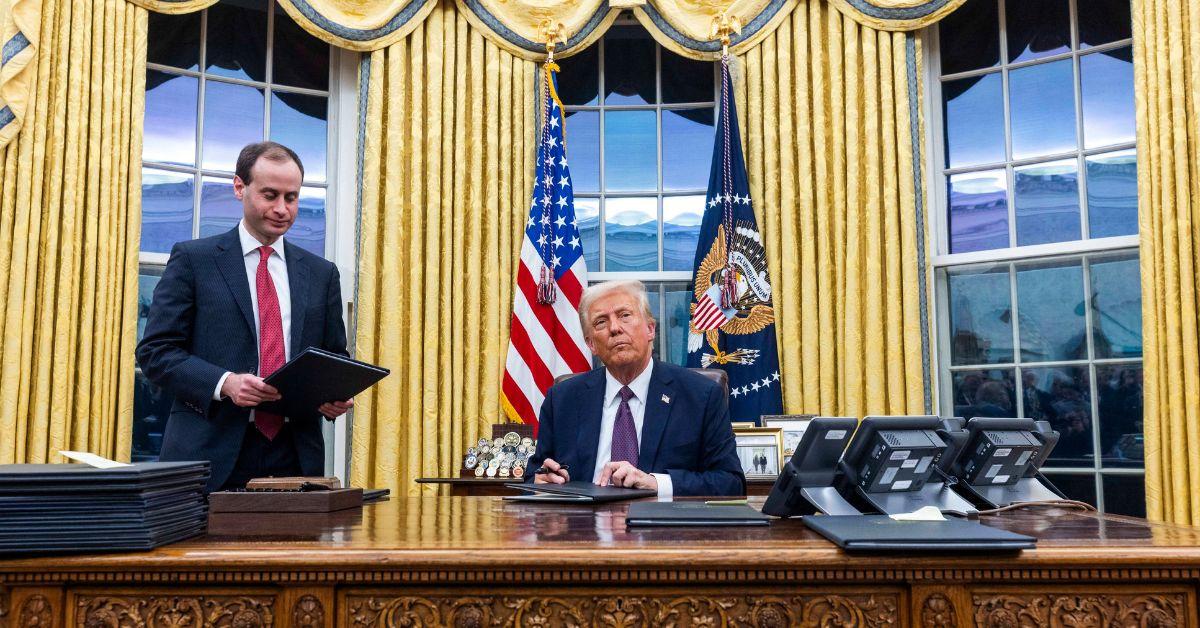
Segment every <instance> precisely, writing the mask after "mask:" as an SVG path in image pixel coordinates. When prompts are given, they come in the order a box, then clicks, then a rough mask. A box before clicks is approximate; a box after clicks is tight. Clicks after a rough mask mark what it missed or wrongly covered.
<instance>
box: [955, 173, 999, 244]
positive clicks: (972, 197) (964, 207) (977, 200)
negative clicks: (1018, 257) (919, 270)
mask: <svg viewBox="0 0 1200 628" xmlns="http://www.w3.org/2000/svg"><path fill="white" fill-rule="evenodd" d="M1007 190H1008V180H1007V179H1006V178H1005V175H1004V171H1003V170H988V171H986V172H970V173H965V174H956V175H952V176H950V220H949V222H950V252H951V253H966V252H968V251H984V250H988V249H1001V248H1005V247H1007V246H1008V196H1007Z"/></svg>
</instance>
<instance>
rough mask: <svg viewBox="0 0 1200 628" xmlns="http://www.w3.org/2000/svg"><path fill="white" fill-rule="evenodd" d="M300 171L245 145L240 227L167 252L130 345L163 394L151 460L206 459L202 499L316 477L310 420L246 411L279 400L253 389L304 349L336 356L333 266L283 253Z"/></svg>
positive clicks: (283, 157) (319, 455) (287, 157)
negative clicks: (208, 471)
mask: <svg viewBox="0 0 1200 628" xmlns="http://www.w3.org/2000/svg"><path fill="white" fill-rule="evenodd" d="M303 180H304V166H303V165H302V164H301V163H300V158H299V157H298V156H297V155H296V153H295V152H293V151H292V150H291V149H290V148H288V147H286V146H283V145H282V144H277V143H275V142H260V143H257V144H250V145H249V146H246V147H245V148H243V149H242V152H241V154H240V155H238V160H237V166H236V176H235V177H234V178H233V194H234V196H236V197H237V198H238V200H240V201H241V202H242V208H243V218H242V220H241V221H240V222H239V223H238V226H237V227H236V228H234V229H232V230H230V231H228V232H226V233H223V234H220V235H216V236H212V237H208V238H201V239H198V240H191V241H188V242H179V243H177V244H176V245H175V246H174V247H173V248H172V249H171V257H170V259H169V260H168V261H167V267H166V269H165V270H164V271H163V275H162V279H161V280H160V281H159V283H158V287H156V288H155V289H154V302H153V303H152V304H151V306H150V313H149V316H148V318H147V321H146V332H145V335H144V336H143V338H142V341H141V342H140V343H138V347H137V360H138V364H139V365H140V366H141V367H142V372H143V373H145V375H146V377H147V378H149V379H150V381H151V382H154V383H155V384H157V385H159V386H161V387H163V388H164V389H165V390H166V391H168V392H169V393H170V394H172V395H174V397H175V401H174V403H173V405H172V406H171V415H170V419H169V420H168V422H167V426H166V431H165V433H164V434H163V443H162V453H161V455H160V459H161V460H208V461H210V462H211V465H212V475H211V477H210V478H209V482H208V488H207V490H209V491H214V490H218V489H223V488H241V487H244V486H245V485H246V482H247V481H248V480H250V479H252V478H256V477H265V476H286V475H324V469H325V441H324V438H323V437H322V434H321V419H320V417H321V416H322V415H323V416H324V417H325V418H327V419H330V420H332V419H333V418H335V417H338V416H341V415H342V414H345V413H346V411H347V410H349V409H350V408H351V406H353V401H351V400H346V401H337V402H331V403H326V404H324V405H322V406H321V407H320V408H319V409H318V410H316V411H314V412H313V413H312V414H310V415H304V416H289V417H282V416H279V415H276V414H271V413H267V412H260V411H256V410H254V409H253V408H254V407H255V406H257V405H258V404H259V403H262V402H264V401H274V400H276V399H279V391H277V390H276V389H275V388H274V387H272V386H269V385H267V384H266V383H265V382H264V381H263V378H264V377H266V376H267V375H270V374H271V373H272V372H274V371H275V370H277V369H278V368H279V367H281V366H283V364H284V363H285V362H287V360H289V359H291V358H292V357H293V356H295V355H297V354H299V353H300V352H301V351H303V350H304V349H305V348H307V347H318V348H320V349H324V350H326V351H332V352H335V353H341V354H345V353H346V328H345V325H344V324H343V322H342V307H341V302H342V299H341V297H342V293H341V285H340V282H339V280H338V271H337V267H336V266H334V265H333V263H331V262H329V261H328V260H325V259H322V258H320V257H317V256H316V255H313V254H312V253H309V252H308V251H305V250H304V249H302V248H300V247H298V246H296V245H294V244H291V243H290V242H287V241H286V240H284V239H283V235H284V234H285V233H287V231H288V229H289V228H291V226H292V223H294V222H295V221H296V212H297V210H298V206H299V198H300V185H301V183H302V182H303Z"/></svg>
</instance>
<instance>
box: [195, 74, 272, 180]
mask: <svg viewBox="0 0 1200 628" xmlns="http://www.w3.org/2000/svg"><path fill="white" fill-rule="evenodd" d="M262 139H263V90H261V89H258V88H256V87H246V86H245V85H232V84H229V83H222V82H220V81H206V82H205V84H204V147H203V154H204V168H205V169H206V170H224V171H226V172H233V167H234V164H236V163H237V156H238V153H239V152H241V150H242V147H243V146H245V145H246V144H249V143H251V142H261V141H262Z"/></svg>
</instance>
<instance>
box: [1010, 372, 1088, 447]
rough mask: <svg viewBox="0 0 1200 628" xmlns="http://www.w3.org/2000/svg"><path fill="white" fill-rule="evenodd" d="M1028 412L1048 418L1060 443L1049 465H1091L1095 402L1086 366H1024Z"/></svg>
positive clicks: (1027, 415) (1022, 378) (1023, 381)
mask: <svg viewBox="0 0 1200 628" xmlns="http://www.w3.org/2000/svg"><path fill="white" fill-rule="evenodd" d="M1021 383H1022V394H1023V395H1024V399H1023V400H1022V401H1023V402H1024V404H1025V416H1026V417H1028V418H1031V419H1035V420H1039V421H1049V422H1050V427H1052V428H1054V429H1055V430H1057V431H1058V444H1057V445H1055V446H1054V451H1053V452H1051V453H1050V460H1049V461H1048V462H1047V464H1048V466H1057V467H1080V466H1087V467H1090V466H1092V458H1093V452H1094V451H1095V446H1094V443H1093V441H1092V402H1091V399H1090V397H1089V395H1090V384H1089V383H1088V369H1087V367H1086V366H1059V367H1054V368H1040V369H1023V370H1022V376H1021Z"/></svg>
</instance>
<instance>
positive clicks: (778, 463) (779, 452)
mask: <svg viewBox="0 0 1200 628" xmlns="http://www.w3.org/2000/svg"><path fill="white" fill-rule="evenodd" d="M733 439H734V450H735V451H736V453H737V457H738V461H739V462H740V463H741V465H742V472H743V473H745V474H746V479H749V480H755V479H763V480H773V479H775V478H776V477H778V476H779V470H780V469H781V468H782V467H783V461H784V460H783V429H782V428H778V427H751V428H742V429H735V430H734V431H733Z"/></svg>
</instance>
